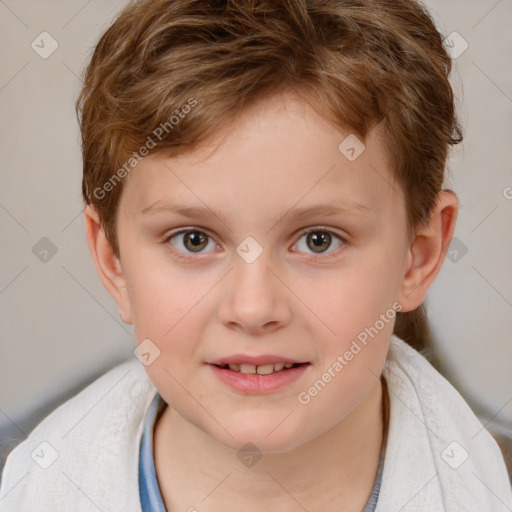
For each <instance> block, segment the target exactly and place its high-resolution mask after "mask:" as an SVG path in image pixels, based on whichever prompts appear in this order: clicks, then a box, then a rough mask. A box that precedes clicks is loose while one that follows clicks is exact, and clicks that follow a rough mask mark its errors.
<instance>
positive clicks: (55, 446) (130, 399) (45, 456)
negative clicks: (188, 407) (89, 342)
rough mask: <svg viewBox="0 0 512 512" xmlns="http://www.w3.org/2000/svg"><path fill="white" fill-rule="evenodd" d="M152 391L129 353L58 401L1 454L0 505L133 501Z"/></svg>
mask: <svg viewBox="0 0 512 512" xmlns="http://www.w3.org/2000/svg"><path fill="white" fill-rule="evenodd" d="M155 393H156V388H155V387H154V385H153V383H152V382H151V380H150V379H149V377H148V375H147V373H146V371H145V369H144V367H143V365H142V364H141V363H140V362H139V361H138V360H136V359H133V360H130V361H127V362H124V363H122V364H119V365H117V366H116V367H114V368H112V369H111V370H109V371H108V372H106V373H105V374H103V375H102V376H101V377H99V378H98V379H96V380H95V381H94V382H92V383H91V384H90V385H89V386H87V387H86V388H85V389H83V390H82V391H81V392H80V393H78V394H77V395H75V396H73V397H72V398H70V399H69V400H67V401H66V402H64V403H63V404H62V405H60V406H59V407H58V408H57V409H55V410H54V411H53V412H52V413H51V414H49V415H48V416H47V417H46V418H45V419H44V420H43V421H41V422H40V423H39V424H38V425H37V426H36V427H35V428H34V429H33V430H32V432H31V433H30V435H29V436H28V437H27V439H25V440H24V441H23V442H22V443H21V444H19V445H18V446H17V447H16V448H15V449H14V450H13V451H12V452H11V453H10V454H9V456H8V457H7V460H6V463H5V467H4V470H3V473H2V480H1V487H0V504H1V505H2V507H8V506H9V505H11V508H2V510H5V511H6V512H7V511H9V510H13V511H14V510H38V511H43V510H52V508H53V509H54V508H55V506H56V505H58V504H61V505H62V506H64V505H66V506H72V507H75V509H80V510H89V508H90V507H92V504H93V503H94V504H95V505H94V509H96V510H97V507H100V509H102V510H109V509H110V510H113V509H116V508H119V504H120V503H123V502H124V501H127V502H128V501H129V500H128V497H129V499H130V500H132V503H133V500H134V499H135V500H136V501H137V500H138V495H137V494H136V493H137V491H138V487H137V478H136V477H137V471H136V467H137V462H138V446H139V444H140V438H141V436H142V428H143V420H144V417H145V415H146V413H147V410H148V408H149V405H150V403H151V400H152V398H153V397H154V395H155ZM130 479H131V481H129V480H130ZM99 482H101V483H102V484H103V485H101V486H98V483H99ZM112 486H114V487H112ZM113 489H115V490H114V491H113ZM129 489H132V491H131V492H130V491H129ZM133 489H134V491H133ZM102 505H103V506H102ZM57 508H59V507H57ZM126 510H138V509H137V508H133V504H132V505H130V506H127V508H126Z"/></svg>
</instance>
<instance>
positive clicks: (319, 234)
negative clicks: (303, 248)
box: [306, 231, 331, 252]
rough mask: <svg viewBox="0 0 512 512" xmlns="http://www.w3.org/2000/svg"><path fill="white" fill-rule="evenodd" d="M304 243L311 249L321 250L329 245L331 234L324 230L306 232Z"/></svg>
mask: <svg viewBox="0 0 512 512" xmlns="http://www.w3.org/2000/svg"><path fill="white" fill-rule="evenodd" d="M306 243H307V245H308V247H309V248H310V249H311V250H312V251H314V252H323V251H324V250H325V249H328V248H329V246H330V245H331V235H330V234H329V233H327V232H325V231H315V232H313V233H308V235H307V237H306Z"/></svg>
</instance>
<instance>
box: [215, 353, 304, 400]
mask: <svg viewBox="0 0 512 512" xmlns="http://www.w3.org/2000/svg"><path fill="white" fill-rule="evenodd" d="M207 366H208V367H210V368H211V369H212V370H213V375H215V376H216V377H217V379H219V381H220V382H222V383H223V384H224V385H227V386H228V387H229V388H230V389H232V390H235V391H237V392H239V393H243V394H249V395H264V394H268V393H272V392H274V391H278V390H281V389H287V388H288V387H290V386H291V385H292V383H294V382H295V381H297V380H298V379H300V378H301V377H302V376H304V375H305V373H306V372H307V369H308V367H309V366H311V363H309V362H307V363H294V362H291V361H287V362H281V361H280V362H276V363H269V362H265V364H259V365H258V364H250V363H234V362H229V363H227V362H224V363H223V362H215V363H209V364H208V365H207Z"/></svg>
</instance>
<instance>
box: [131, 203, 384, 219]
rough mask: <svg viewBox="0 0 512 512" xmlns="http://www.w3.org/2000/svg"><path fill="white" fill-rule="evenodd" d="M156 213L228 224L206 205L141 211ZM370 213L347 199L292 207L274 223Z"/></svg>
mask: <svg viewBox="0 0 512 512" xmlns="http://www.w3.org/2000/svg"><path fill="white" fill-rule="evenodd" d="M155 213H174V214H176V215H181V216H182V217H187V218H190V219H204V218H208V217H211V216H212V215H214V216H216V217H217V218H219V219H220V220H221V221H222V222H223V223H225V224H226V219H224V217H223V215H222V214H221V213H220V212H217V211H215V210H213V209H211V208H208V207H206V206H194V207H191V206H183V205H177V204H161V203H159V202H156V203H153V204H151V205H149V206H147V207H145V208H143V209H142V210H141V211H140V214H141V215H151V214H155ZM368 213H375V210H374V209H373V208H370V207H369V206H367V205H365V204H362V203H359V202H357V201H346V202H344V204H343V205H336V204H328V203H320V204H314V205H311V206H306V207H302V208H291V209H290V210H288V211H286V212H283V213H282V214H280V215H279V216H278V217H277V218H275V219H274V223H273V225H275V224H278V223H279V222H281V221H282V220H283V219H284V218H285V217H286V216H288V217H289V218H290V219H297V220H302V219H304V218H305V217H313V216H319V215H324V216H334V215H357V214H368Z"/></svg>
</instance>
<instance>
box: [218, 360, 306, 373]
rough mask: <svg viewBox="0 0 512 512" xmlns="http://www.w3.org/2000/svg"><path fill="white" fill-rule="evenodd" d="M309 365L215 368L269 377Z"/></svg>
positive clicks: (287, 364) (249, 365) (246, 365)
mask: <svg viewBox="0 0 512 512" xmlns="http://www.w3.org/2000/svg"><path fill="white" fill-rule="evenodd" d="M308 364H310V363H274V364H262V365H254V364H215V365H214V366H216V367H217V368H222V369H224V370H231V371H233V372H238V373H244V374H258V375H270V374H273V373H279V372H286V371H287V370H290V369H291V368H298V367H299V366H304V365H308Z"/></svg>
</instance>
